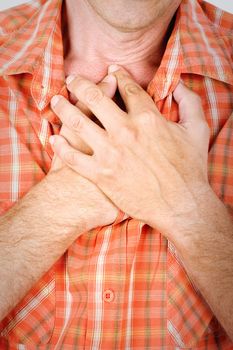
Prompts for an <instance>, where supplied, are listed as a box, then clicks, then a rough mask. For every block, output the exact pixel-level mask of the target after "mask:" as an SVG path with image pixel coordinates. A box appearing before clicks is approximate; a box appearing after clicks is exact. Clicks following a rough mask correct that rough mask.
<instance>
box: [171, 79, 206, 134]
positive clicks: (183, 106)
mask: <svg viewBox="0 0 233 350" xmlns="http://www.w3.org/2000/svg"><path fill="white" fill-rule="evenodd" d="M173 96H174V98H175V101H176V102H177V104H178V106H179V116H180V124H182V125H183V126H185V127H187V128H188V127H190V126H191V127H192V126H193V124H196V123H197V122H198V121H199V122H200V121H201V122H206V118H205V115H204V111H203V108H202V103H201V99H200V97H199V96H198V95H197V94H196V93H194V92H193V91H192V90H190V89H188V88H187V87H186V86H185V85H184V84H183V83H181V82H180V83H179V84H178V85H177V87H176V89H175V90H174V92H173Z"/></svg>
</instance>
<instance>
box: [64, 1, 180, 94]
mask: <svg viewBox="0 0 233 350" xmlns="http://www.w3.org/2000/svg"><path fill="white" fill-rule="evenodd" d="M175 10H176V8H171V9H170V11H167V13H166V15H164V16H163V17H162V18H161V20H159V21H158V22H157V23H154V24H152V25H151V26H149V27H148V28H146V29H140V30H138V31H137V30H135V31H129V32H127V31H120V30H119V29H116V28H114V27H113V26H111V25H110V24H108V23H107V22H106V21H104V20H103V19H102V18H101V17H100V16H99V15H98V14H97V13H96V12H95V11H94V10H93V9H92V7H91V6H90V5H89V4H88V3H87V2H86V1H77V0H69V1H66V2H64V5H63V18H64V21H63V38H64V39H63V40H64V54H65V73H66V75H69V74H81V75H83V76H85V77H86V78H88V79H90V80H92V81H94V82H96V83H97V82H99V81H100V80H101V79H102V78H103V77H104V76H105V75H106V74H107V68H108V66H109V65H110V64H119V65H122V66H123V67H125V68H126V69H127V70H128V71H129V72H130V73H131V74H132V75H133V77H134V78H135V80H136V81H137V82H138V83H139V84H140V85H141V86H142V87H144V88H146V87H147V85H148V83H149V81H150V80H151V79H152V78H153V76H154V74H155V72H156V69H157V68H158V66H159V64H160V62H161V58H162V55H163V53H164V50H165V47H166V43H167V40H168V35H169V26H170V23H171V20H172V17H173V16H174V13H175ZM168 12H170V13H168Z"/></svg>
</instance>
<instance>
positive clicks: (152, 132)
mask: <svg viewBox="0 0 233 350" xmlns="http://www.w3.org/2000/svg"><path fill="white" fill-rule="evenodd" d="M111 74H114V75H115V77H116V78H117V82H118V89H119V92H120V94H121V97H122V99H123V101H124V103H125V106H126V110H127V112H124V111H123V110H121V109H120V108H119V107H118V106H117V104H116V103H115V102H114V101H113V100H112V99H111V98H109V97H107V96H106V95H105V94H104V93H103V91H101V89H100V88H99V87H98V86H97V85H96V84H94V83H93V82H91V81H89V80H86V79H84V78H82V77H80V76H78V77H76V78H74V79H73V80H72V81H71V82H70V83H69V84H68V89H69V90H70V92H72V93H73V94H74V95H75V96H76V97H77V98H78V100H79V101H81V102H82V103H83V104H84V105H86V106H87V108H88V109H90V110H91V111H92V113H93V114H94V115H95V116H96V117H97V118H98V120H99V121H100V122H101V123H102V125H103V127H104V128H101V127H100V126H98V125H97V124H95V123H94V122H93V121H91V120H90V119H89V118H88V117H87V116H86V115H85V114H84V113H83V112H82V111H81V110H80V109H79V108H78V107H76V106H73V105H72V104H71V103H69V102H68V101H66V108H65V109H64V99H63V102H62V106H63V107H62V112H61V108H60V103H59V100H58V102H57V104H56V106H55V107H54V111H55V113H56V114H57V115H58V116H59V118H60V119H61V120H62V122H63V123H64V124H65V125H66V126H67V127H68V128H70V129H72V131H73V132H75V133H76V134H77V135H78V136H80V137H81V138H82V139H83V140H84V141H85V142H86V143H87V144H88V145H89V146H90V147H91V148H92V150H93V154H92V155H87V154H84V153H82V152H80V151H79V150H76V149H74V148H73V147H71V145H70V144H69V143H68V142H65V143H64V139H62V138H61V136H55V137H54V139H53V148H54V151H55V153H56V154H57V155H58V156H59V157H60V158H61V159H62V161H63V162H64V163H66V164H67V165H68V166H70V167H71V168H72V169H74V170H75V171H77V172H78V173H79V174H81V175H82V176H84V177H86V178H87V179H89V180H91V181H92V182H94V183H95V184H96V185H97V186H98V187H99V188H100V189H101V190H102V191H103V192H104V193H105V194H106V195H107V196H108V197H109V198H110V199H111V200H112V201H113V203H114V204H115V205H116V206H117V207H118V208H120V209H121V210H122V211H124V212H126V213H127V214H128V215H130V216H131V217H133V218H136V219H139V220H142V221H144V222H145V223H147V224H149V225H150V226H152V227H154V228H156V229H158V230H159V231H160V232H162V233H164V234H165V235H166V236H167V237H168V238H170V239H172V237H169V235H170V233H171V232H174V231H175V229H177V232H178V231H179V228H180V227H181V226H180V225H182V226H184V225H185V224H186V222H187V224H188V223H189V222H190V221H191V222H192V220H193V221H195V220H197V216H198V204H197V200H196V198H197V197H198V196H203V195H204V194H205V193H206V192H209V191H212V190H211V188H210V186H209V183H208V178H207V157H208V145H209V127H208V124H207V122H206V120H205V116H204V113H203V110H202V106H201V100H200V98H199V97H198V96H197V95H196V94H195V93H193V92H192V91H190V90H189V89H187V88H186V87H185V86H184V85H183V84H182V83H180V84H179V85H178V86H177V88H176V90H175V91H174V94H173V96H174V98H175V100H176V102H177V103H178V105H179V116H180V122H179V123H174V122H171V121H167V120H166V119H165V118H164V117H163V116H162V115H161V114H160V112H159V111H158V109H157V107H156V105H155V103H154V101H153V100H152V98H151V97H150V96H149V95H148V94H147V93H146V92H145V91H144V90H143V89H142V88H141V87H140V86H139V85H138V84H137V83H136V82H135V81H134V80H133V79H132V77H131V76H130V75H129V74H128V73H127V72H126V71H125V70H124V69H122V68H118V69H117V70H116V71H114V72H113V73H111ZM173 238H174V237H173Z"/></svg>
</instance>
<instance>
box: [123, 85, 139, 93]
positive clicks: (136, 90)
mask: <svg viewBox="0 0 233 350" xmlns="http://www.w3.org/2000/svg"><path fill="white" fill-rule="evenodd" d="M124 90H125V93H126V95H128V96H132V95H138V94H139V93H140V92H141V88H140V87H139V86H138V85H136V84H134V83H127V84H126V85H125V87H124Z"/></svg>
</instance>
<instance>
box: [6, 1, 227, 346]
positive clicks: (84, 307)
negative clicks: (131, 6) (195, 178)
mask: <svg viewBox="0 0 233 350" xmlns="http://www.w3.org/2000/svg"><path fill="white" fill-rule="evenodd" d="M61 3H62V0H48V1H45V0H36V1H32V2H30V3H28V4H25V5H21V6H18V7H16V8H13V9H9V10H7V11H4V12H1V13H0V45H1V46H0V97H1V100H0V199H1V201H0V213H1V214H2V215H3V214H4V213H5V212H6V211H7V210H8V209H9V208H10V207H11V206H13V205H14V203H15V202H16V201H18V200H19V199H20V198H21V197H23V196H24V195H25V193H27V191H29V190H30V188H31V187H33V186H34V185H35V184H36V183H37V182H39V181H40V180H41V179H42V178H43V177H44V176H45V175H46V173H47V172H48V170H49V167H50V165H51V160H52V156H53V154H52V150H51V148H50V145H49V143H48V139H49V136H50V135H51V134H57V133H59V129H60V123H59V120H58V119H57V118H56V117H55V115H54V114H53V112H52V110H51V109H50V105H49V103H50V100H51V98H52V96H53V95H55V94H57V93H59V92H62V93H63V94H64V95H65V96H67V91H66V88H65V86H64V68H63V64H64V62H63V47H62V36H61V35H62V34H61ZM80 16H81V14H80ZM232 24H233V16H232V15H230V14H228V13H226V12H223V11H221V10H220V9H218V8H215V7H214V6H212V5H210V4H207V3H205V2H204V1H195V0H184V1H182V3H181V6H180V7H179V9H178V11H177V14H176V18H175V24H174V28H173V31H172V33H171V36H170V38H169V41H168V44H167V48H166V51H165V53H164V56H163V59H162V61H161V65H160V67H159V69H158V70H157V72H156V74H155V76H154V78H153V80H152V81H151V83H150V84H149V86H148V93H149V94H150V95H151V96H152V98H153V100H154V102H155V103H156V104H157V107H158V108H159V110H160V111H161V113H162V114H163V115H164V117H165V118H167V119H170V120H173V121H178V113H177V105H176V103H175V102H174V100H173V97H172V92H173V90H174V88H175V86H176V85H177V83H178V82H179V80H180V78H182V79H183V80H184V82H185V84H186V85H187V86H188V87H190V88H191V89H193V90H194V91H196V92H197V93H198V94H199V95H200V96H201V97H202V101H203V107H204V110H205V115H206V118H207V121H208V123H209V125H210V128H211V143H210V152H209V179H210V182H211V185H212V187H213V189H214V190H215V191H216V193H217V194H218V196H219V197H220V198H221V200H222V201H223V202H224V203H225V204H226V206H227V207H228V208H229V210H232V209H233V168H232V167H233V161H232V160H233V137H232V130H233V117H232V116H231V117H230V115H231V112H232V109H233V108H232V106H233V95H232V90H233V88H232V85H233V72H232V56H231V54H232V44H233V42H232V39H233V32H232ZM94 35H95V34H94V33H93V39H94ZM155 40H156V38H155ZM81 73H82V72H80V74H81ZM0 332H1V333H0V334H1V336H0V349H1V350H6V349H9V350H16V349H18V350H35V349H39V350H60V349H65V350H74V349H92V350H97V349H103V350H108V349H127V350H130V349H135V350H136V349H138V350H144V349H158V350H160V349H168V350H169V349H177V350H178V349H184V348H188V349H197V350H204V349H205V350H210V349H211V350H215V349H216V350H217V349H233V344H232V343H231V341H230V340H229V338H228V337H227V336H226V334H225V332H224V331H223V329H222V328H221V326H220V325H219V324H218V322H217V320H216V319H215V318H214V316H213V314H212V312H211V311H210V309H209V307H208V306H207V304H206V303H205V301H204V300H203V298H202V297H201V295H200V293H199V292H198V291H197V290H196V289H195V287H194V286H193V285H192V283H191V282H190V280H189V278H188V276H187V274H186V272H185V270H184V268H183V266H182V264H181V262H180V261H179V258H178V256H177V253H176V250H175V248H174V247H173V246H172V245H171V243H170V242H168V241H167V240H166V239H165V237H163V236H162V235H161V234H160V233H159V232H157V231H156V230H153V229H152V228H150V227H148V226H147V225H145V224H143V223H142V222H138V221H136V220H134V219H131V218H128V219H126V218H124V217H122V218H119V220H118V221H117V222H115V223H114V225H111V226H107V227H103V228H101V229H98V230H93V231H92V232H86V233H84V234H82V235H81V236H80V237H79V238H78V239H77V240H76V241H75V242H74V243H73V244H72V246H71V247H70V248H69V249H68V250H67V252H66V254H65V255H64V256H62V257H61V258H60V259H59V261H58V262H57V263H56V264H54V266H52V267H51V269H50V270H49V271H48V272H47V273H46V274H45V275H44V276H43V277H42V278H41V279H40V280H39V281H38V283H36V285H35V286H34V287H33V288H32V290H31V291H30V292H29V293H28V294H27V295H26V296H25V298H24V299H23V300H22V301H21V302H20V303H19V305H18V306H17V307H16V308H15V309H14V310H13V311H12V312H11V313H10V314H9V315H8V316H7V317H6V318H5V319H4V320H3V321H2V322H1V324H0Z"/></svg>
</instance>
